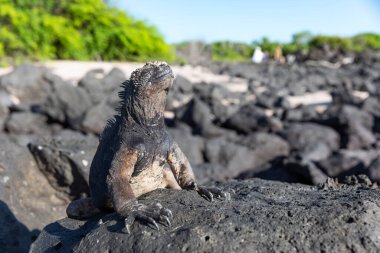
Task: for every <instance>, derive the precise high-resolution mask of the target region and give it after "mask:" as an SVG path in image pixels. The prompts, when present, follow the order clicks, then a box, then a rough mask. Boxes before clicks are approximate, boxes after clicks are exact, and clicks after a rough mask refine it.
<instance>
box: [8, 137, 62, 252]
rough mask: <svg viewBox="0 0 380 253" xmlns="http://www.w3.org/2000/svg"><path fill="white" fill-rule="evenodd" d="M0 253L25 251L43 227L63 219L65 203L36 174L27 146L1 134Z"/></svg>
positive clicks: (39, 173)
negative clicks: (20, 144)
mask: <svg viewBox="0 0 380 253" xmlns="http://www.w3.org/2000/svg"><path fill="white" fill-rule="evenodd" d="M0 143H1V149H0V200H1V201H0V224H1V225H0V252H27V251H28V249H29V246H30V244H31V242H32V241H33V239H35V238H36V237H37V235H38V234H39V230H41V229H42V228H43V227H44V226H45V225H46V224H48V223H50V222H52V221H54V220H57V219H60V218H62V217H64V216H65V214H64V213H65V212H64V210H65V208H66V205H67V200H66V199H65V198H62V196H61V195H60V194H59V193H57V192H56V191H55V190H54V189H53V188H52V187H51V186H50V185H49V183H48V181H47V179H46V178H45V177H44V175H43V174H42V173H41V172H40V171H39V169H38V168H37V165H36V163H35V161H34V159H33V156H32V155H31V154H30V153H29V151H28V149H27V148H26V147H22V146H19V145H17V144H15V143H13V142H11V141H10V140H9V139H8V138H7V137H6V136H5V135H2V134H0Z"/></svg>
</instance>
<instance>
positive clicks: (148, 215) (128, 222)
mask: <svg viewBox="0 0 380 253" xmlns="http://www.w3.org/2000/svg"><path fill="white" fill-rule="evenodd" d="M131 209H132V212H130V213H129V214H128V215H126V218H125V228H126V230H127V233H128V234H129V233H130V227H131V226H132V224H133V222H134V221H135V220H139V221H140V222H142V223H144V224H146V225H147V226H149V227H151V228H153V229H156V230H160V228H159V227H158V224H157V223H160V224H162V225H164V226H167V227H169V226H171V223H170V219H171V218H172V217H173V214H172V212H171V211H170V210H169V209H167V208H164V207H162V205H161V204H160V203H156V204H151V205H149V206H147V205H144V204H139V203H137V202H136V204H134V205H133V206H132V208H131Z"/></svg>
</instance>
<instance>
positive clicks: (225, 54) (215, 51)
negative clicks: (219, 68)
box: [211, 41, 253, 62]
mask: <svg viewBox="0 0 380 253" xmlns="http://www.w3.org/2000/svg"><path fill="white" fill-rule="evenodd" d="M211 47H212V60H213V61H228V62H237V61H250V59H251V57H252V54H253V49H252V47H251V46H249V45H248V44H245V43H238V42H229V41H219V42H214V43H212V44H211Z"/></svg>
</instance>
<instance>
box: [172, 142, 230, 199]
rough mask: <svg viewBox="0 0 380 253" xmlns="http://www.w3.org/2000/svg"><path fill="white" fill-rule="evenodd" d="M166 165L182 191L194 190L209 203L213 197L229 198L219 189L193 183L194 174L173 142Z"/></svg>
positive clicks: (226, 193)
mask: <svg viewBox="0 0 380 253" xmlns="http://www.w3.org/2000/svg"><path fill="white" fill-rule="evenodd" d="M168 164H169V166H170V168H171V170H172V172H173V174H174V177H175V179H176V180H177V182H178V184H179V186H180V187H181V188H182V189H188V190H194V191H196V192H198V194H199V195H201V196H202V197H204V198H205V199H207V200H209V201H213V200H214V197H216V198H219V199H225V200H229V199H230V198H231V196H230V194H229V193H228V192H224V191H222V190H221V189H219V188H216V187H204V186H200V185H198V184H197V183H196V182H195V177H194V173H193V170H192V168H191V165H190V163H189V161H188V160H187V158H186V156H185V154H184V153H183V152H182V150H181V149H180V148H179V146H178V144H177V143H175V142H173V144H172V146H171V148H170V151H169V155H168Z"/></svg>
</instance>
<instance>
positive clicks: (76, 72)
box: [0, 61, 368, 108]
mask: <svg viewBox="0 0 380 253" xmlns="http://www.w3.org/2000/svg"><path fill="white" fill-rule="evenodd" d="M36 65H38V66H45V67H47V68H49V69H50V70H51V71H52V72H53V73H54V74H56V75H58V76H60V77H61V78H63V79H64V80H66V81H69V82H70V83H72V84H74V85H75V84H76V83H77V82H78V81H79V80H80V79H81V78H82V77H83V76H84V75H85V74H86V73H87V72H88V71H90V70H93V69H103V70H104V72H105V73H108V72H109V71H110V70H111V69H112V68H114V67H117V68H120V69H121V70H122V71H123V72H124V73H125V74H126V76H129V75H130V74H131V72H132V71H133V70H135V69H136V68H138V67H141V66H142V65H143V63H136V62H79V61H49V62H44V63H36ZM172 69H173V71H174V74H175V75H181V76H183V77H185V78H187V79H188V80H189V81H191V82H194V83H197V82H206V83H216V84H220V85H223V86H224V87H226V88H228V89H229V90H231V91H235V92H244V91H246V90H247V88H248V87H247V81H246V80H245V79H242V78H231V77H230V76H228V75H216V74H214V73H212V72H211V71H210V70H208V69H207V68H204V67H201V66H196V67H193V66H190V65H186V66H173V67H172ZM12 70H13V68H12V67H8V68H0V75H4V74H7V73H9V72H11V71H12ZM355 95H356V96H358V97H360V98H362V99H365V98H366V97H367V96H368V94H367V93H366V92H355ZM288 99H289V101H290V104H291V106H292V107H295V106H298V105H300V104H306V105H307V104H314V105H316V106H320V107H322V108H323V107H325V106H327V105H328V104H330V103H331V101H332V98H331V96H330V94H329V93H328V92H326V91H318V92H315V93H308V94H305V95H303V96H290V97H288Z"/></svg>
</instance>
